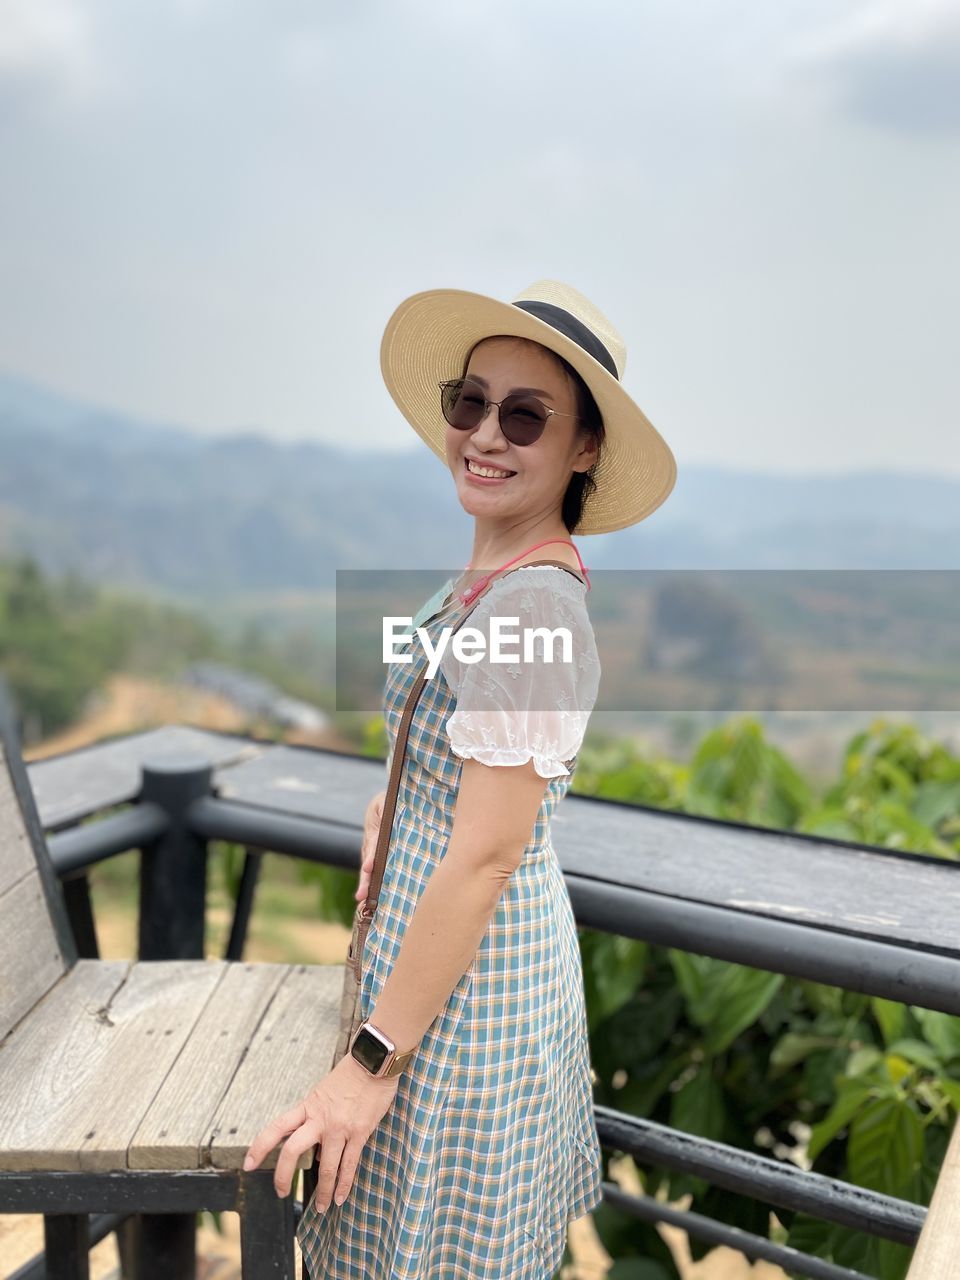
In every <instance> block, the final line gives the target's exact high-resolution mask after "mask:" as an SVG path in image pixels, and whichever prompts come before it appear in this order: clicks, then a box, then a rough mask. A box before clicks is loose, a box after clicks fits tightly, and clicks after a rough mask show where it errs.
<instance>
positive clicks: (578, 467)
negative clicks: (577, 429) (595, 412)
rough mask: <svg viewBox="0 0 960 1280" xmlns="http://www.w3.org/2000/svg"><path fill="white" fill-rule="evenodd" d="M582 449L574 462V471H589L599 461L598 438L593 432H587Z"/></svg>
mask: <svg viewBox="0 0 960 1280" xmlns="http://www.w3.org/2000/svg"><path fill="white" fill-rule="evenodd" d="M583 435H584V438H583V440H582V441H581V444H580V449H579V450H578V452H577V456H576V458H575V460H574V464H573V469H574V471H589V470H590V468H591V467H592V466H593V464H594V463H595V462H596V460H597V437H596V436H595V435H594V434H593V432H592V431H585V432H584V433H583Z"/></svg>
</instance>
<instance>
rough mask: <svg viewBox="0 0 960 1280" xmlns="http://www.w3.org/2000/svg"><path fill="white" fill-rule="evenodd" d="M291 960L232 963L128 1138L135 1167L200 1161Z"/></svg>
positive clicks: (167, 1166) (165, 1166) (186, 1166)
mask: <svg viewBox="0 0 960 1280" xmlns="http://www.w3.org/2000/svg"><path fill="white" fill-rule="evenodd" d="M288 971H289V966H288V965H285V964H257V965H253V964H230V965H229V967H228V969H227V972H226V974H225V975H224V978H223V981H222V982H221V983H220V985H219V986H218V987H217V990H216V992H215V993H214V995H213V997H212V998H211V999H210V1000H209V1001H208V1002H207V1005H206V1007H205V1009H204V1010H203V1013H202V1014H201V1015H200V1017H199V1019H198V1020H197V1023H196V1025H195V1027H194V1029H193V1032H192V1034H191V1036H190V1039H189V1040H188V1041H187V1043H186V1045H185V1046H184V1049H183V1052H182V1053H181V1054H180V1056H179V1058H177V1060H176V1062H175V1063H174V1065H173V1068H172V1069H171V1071H170V1072H169V1074H168V1075H167V1077H166V1079H165V1080H164V1081H163V1084H162V1085H161V1086H160V1090H159V1092H158V1093H157V1096H156V1097H155V1098H154V1100H153V1102H152V1103H151V1105H150V1109H149V1110H148V1111H147V1114H146V1115H145V1116H144V1118H143V1121H142V1123H141V1124H140V1126H139V1128H138V1129H137V1132H136V1133H135V1134H134V1137H133V1141H132V1143H131V1145H130V1151H129V1157H128V1161H127V1163H128V1165H129V1167H130V1168H131V1169H198V1168H200V1167H202V1165H203V1162H204V1156H205V1143H206V1140H207V1138H208V1137H209V1134H210V1131H211V1127H212V1125H213V1119H214V1116H215V1114H216V1112H217V1108H218V1107H219V1105H220V1103H221V1102H222V1101H223V1098H224V1096H225V1094H226V1092H227V1090H228V1089H229V1087H230V1083H231V1081H232V1080H233V1077H234V1076H235V1075H236V1072H237V1069H238V1068H239V1066H240V1063H241V1062H242V1060H243V1056H244V1054H245V1053H246V1051H247V1047H248V1045H249V1043H250V1041H251V1039H252V1038H253V1036H254V1034H255V1032H256V1029H257V1027H258V1026H259V1025H260V1022H261V1021H262V1019H263V1017H264V1015H265V1013H266V1011H267V1009H268V1007H269V1005H270V1001H271V1000H272V999H273V997H274V995H275V993H276V991H277V989H278V988H279V986H280V984H281V982H282V981H283V979H284V978H285V977H286V975H287V973H288Z"/></svg>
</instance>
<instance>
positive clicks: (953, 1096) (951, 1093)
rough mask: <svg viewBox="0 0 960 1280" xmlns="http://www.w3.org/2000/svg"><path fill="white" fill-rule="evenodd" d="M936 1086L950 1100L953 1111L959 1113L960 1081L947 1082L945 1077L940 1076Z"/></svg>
mask: <svg viewBox="0 0 960 1280" xmlns="http://www.w3.org/2000/svg"><path fill="white" fill-rule="evenodd" d="M937 1085H938V1086H939V1087H940V1089H942V1090H943V1092H944V1093H945V1094H946V1095H947V1097H948V1098H949V1099H950V1102H951V1103H952V1105H953V1107H954V1110H956V1111H960V1080H948V1079H947V1077H946V1076H940V1078H939V1079H938V1080H937Z"/></svg>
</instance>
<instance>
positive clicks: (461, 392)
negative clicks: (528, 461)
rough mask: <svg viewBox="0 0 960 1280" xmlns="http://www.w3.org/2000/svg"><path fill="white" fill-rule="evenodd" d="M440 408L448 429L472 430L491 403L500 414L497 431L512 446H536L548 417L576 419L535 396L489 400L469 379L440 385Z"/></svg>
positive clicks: (450, 381) (515, 394) (480, 420)
mask: <svg viewBox="0 0 960 1280" xmlns="http://www.w3.org/2000/svg"><path fill="white" fill-rule="evenodd" d="M439 385H440V407H441V408H442V410H443V416H444V417H445V418H446V420H447V422H449V423H450V425H451V427H456V429H457V430H458V431H473V430H474V428H475V427H479V425H480V423H481V422H482V421H483V420H484V418H485V417H486V416H487V410H488V409H489V408H490V406H491V405H492V404H495V405H496V406H497V409H498V410H499V413H500V430H501V431H502V432H503V434H504V436H506V438H507V439H508V440H509V441H510V443H511V444H517V445H527V444H535V443H536V441H537V440H539V439H540V437H541V436H542V435H543V432H544V428H545V427H546V425H547V422H548V421H549V419H550V417H551V416H552V415H553V414H556V415H557V416H558V417H560V418H575V417H576V416H577V415H576V414H573V413H561V412H560V410H559V409H551V408H550V407H549V406H548V405H545V404H544V403H543V401H542V400H538V399H537V397H536V396H534V395H530V394H529V393H524V392H514V394H513V395H509V396H505V397H504V398H503V399H502V400H499V401H498V400H488V399H487V397H486V395H485V394H484V392H483V388H482V387H481V386H480V385H479V384H478V383H476V382H471V381H470V379H469V378H452V379H450V380H449V381H447V382H441V383H440V384H439Z"/></svg>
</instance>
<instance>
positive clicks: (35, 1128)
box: [0, 960, 226, 1172]
mask: <svg viewBox="0 0 960 1280" xmlns="http://www.w3.org/2000/svg"><path fill="white" fill-rule="evenodd" d="M225 968H226V965H225V964H224V962H222V961H217V962H208V961H205V960H198V961H154V962H152V963H141V964H136V965H133V966H128V965H127V964H126V962H119V963H113V962H111V963H104V962H100V961H83V960H81V961H79V962H78V963H77V965H76V966H75V967H74V969H73V970H71V972H70V973H69V974H68V975H67V976H66V977H65V978H64V979H63V981H62V982H60V983H59V984H58V985H57V987H56V988H55V989H54V990H53V991H52V992H51V993H50V995H49V997H48V998H47V999H46V1000H45V1001H44V1002H43V1003H42V1004H41V1005H40V1006H38V1008H37V1009H36V1010H35V1011H34V1013H33V1014H32V1016H31V1017H29V1018H27V1019H26V1020H25V1021H24V1022H23V1023H21V1025H20V1026H19V1027H18V1028H17V1030H16V1031H15V1032H14V1034H13V1035H12V1036H10V1037H9V1039H8V1040H7V1042H6V1044H5V1045H4V1046H3V1049H2V1051H0V1073H2V1081H3V1086H4V1087H3V1096H4V1103H5V1105H4V1109H3V1114H2V1116H0V1160H2V1161H3V1167H5V1168H8V1169H58V1170H64V1171H69V1170H78V1169H79V1170H85V1171H89V1172H102V1171H107V1170H116V1169H124V1168H126V1162H127V1149H128V1147H129V1145H130V1141H131V1139H132V1137H133V1134H134V1133H135V1132H136V1130H137V1127H138V1126H139V1124H140V1122H141V1121H142V1119H143V1116H144V1114H145V1112H146V1111H147V1109H148V1107H149V1105H150V1102H151V1101H152V1099H153V1098H154V1096H155V1095H156V1093H157V1091H158V1090H159V1088H160V1086H161V1085H162V1083H163V1081H164V1079H165V1078H166V1076H167V1074H168V1073H169V1071H170V1070H171V1068H172V1066H173V1064H174V1063H175V1062H176V1060H177V1057H178V1055H179V1054H180V1052H181V1050H182V1049H183V1046H184V1045H185V1044H186V1042H187V1040H188V1038H189V1036H190V1032H191V1031H192V1029H193V1027H194V1025H195V1023H196V1021H197V1019H198V1018H199V1017H200V1014H201V1013H202V1012H203V1009H204V1007H205V1006H206V1003H207V1001H208V1000H209V999H210V997H211V996H212V995H213V993H214V991H215V990H216V988H217V986H218V985H219V983H220V981H221V980H222V978H223V976H224V971H225Z"/></svg>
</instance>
